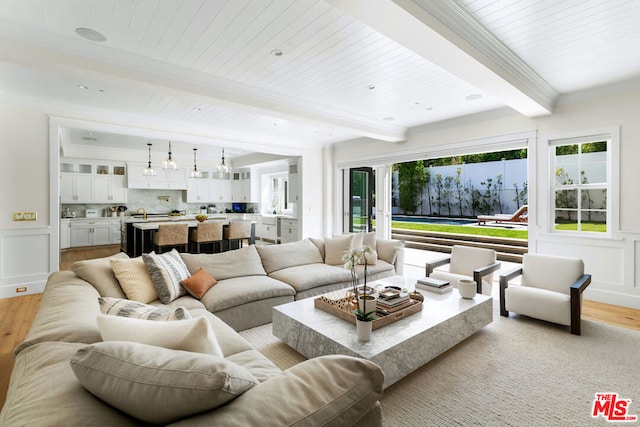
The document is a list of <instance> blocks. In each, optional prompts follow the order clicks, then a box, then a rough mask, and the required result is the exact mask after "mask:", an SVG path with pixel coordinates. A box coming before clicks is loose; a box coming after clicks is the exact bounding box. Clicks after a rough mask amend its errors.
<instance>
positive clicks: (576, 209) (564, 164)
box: [550, 135, 612, 234]
mask: <svg viewBox="0 0 640 427" xmlns="http://www.w3.org/2000/svg"><path fill="white" fill-rule="evenodd" d="M550 144H551V147H550V148H551V149H552V153H553V154H552V157H553V167H554V171H555V179H554V181H553V196H552V197H553V206H554V208H553V220H554V223H553V230H554V232H559V233H564V232H566V233H595V234H598V233H608V232H609V231H610V228H611V224H610V218H611V215H610V210H611V208H610V205H609V202H608V199H609V198H610V194H611V182H610V181H611V179H610V176H611V174H610V172H611V170H610V169H611V149H612V146H611V144H612V139H611V136H610V135H598V136H591V137H585V138H571V139H565V140H555V141H551V142H550Z"/></svg>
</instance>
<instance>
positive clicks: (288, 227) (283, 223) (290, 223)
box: [279, 218, 299, 243]
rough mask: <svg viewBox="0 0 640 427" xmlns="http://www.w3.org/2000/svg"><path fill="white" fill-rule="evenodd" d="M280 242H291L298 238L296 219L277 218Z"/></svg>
mask: <svg viewBox="0 0 640 427" xmlns="http://www.w3.org/2000/svg"><path fill="white" fill-rule="evenodd" d="M279 220H280V227H279V229H280V243H291V242H295V241H297V240H299V239H298V220H297V219H294V218H279Z"/></svg>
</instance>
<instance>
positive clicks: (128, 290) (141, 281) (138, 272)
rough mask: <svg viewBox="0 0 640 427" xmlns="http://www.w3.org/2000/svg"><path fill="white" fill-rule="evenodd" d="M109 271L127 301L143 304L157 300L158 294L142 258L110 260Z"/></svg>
mask: <svg viewBox="0 0 640 427" xmlns="http://www.w3.org/2000/svg"><path fill="white" fill-rule="evenodd" d="M111 269H112V270H113V274H115V276H116V279H118V282H119V283H120V287H121V288H122V290H123V291H124V293H125V295H126V296H127V298H128V299H130V300H132V301H138V302H141V303H144V304H146V303H148V302H151V301H155V300H157V299H158V292H157V291H156V287H155V285H154V284H153V280H151V276H150V275H149V271H148V270H147V266H146V265H145V264H144V261H143V260H142V257H138V258H130V259H112V260H111Z"/></svg>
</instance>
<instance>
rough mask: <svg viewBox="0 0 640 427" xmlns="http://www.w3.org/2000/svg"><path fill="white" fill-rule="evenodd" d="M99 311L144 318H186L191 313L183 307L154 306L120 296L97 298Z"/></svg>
mask: <svg viewBox="0 0 640 427" xmlns="http://www.w3.org/2000/svg"><path fill="white" fill-rule="evenodd" d="M98 303H99V304H100V312H101V313H102V314H108V315H111V316H122V317H132V318H135V319H146V320H187V319H191V315H190V314H189V312H188V311H187V309H186V308H184V307H176V308H173V309H171V308H168V307H155V306H153V305H147V304H142V303H141V302H137V301H129V300H128V299H122V298H108V297H100V298H98Z"/></svg>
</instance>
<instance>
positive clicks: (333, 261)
mask: <svg viewBox="0 0 640 427" xmlns="http://www.w3.org/2000/svg"><path fill="white" fill-rule="evenodd" d="M352 239H353V235H351V234H345V235H344V236H336V237H327V238H326V239H324V263H325V264H329V265H344V261H343V260H342V257H343V256H345V255H346V254H348V253H349V251H350V250H351V241H352Z"/></svg>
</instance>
